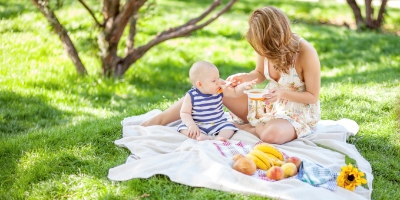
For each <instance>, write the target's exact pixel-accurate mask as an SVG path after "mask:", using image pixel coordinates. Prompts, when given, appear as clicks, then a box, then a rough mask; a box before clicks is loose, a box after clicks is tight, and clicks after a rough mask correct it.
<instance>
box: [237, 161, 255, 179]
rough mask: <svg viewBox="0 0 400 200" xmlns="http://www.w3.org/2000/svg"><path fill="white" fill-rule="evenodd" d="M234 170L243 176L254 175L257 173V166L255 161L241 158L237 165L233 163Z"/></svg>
mask: <svg viewBox="0 0 400 200" xmlns="http://www.w3.org/2000/svg"><path fill="white" fill-rule="evenodd" d="M233 169H234V170H236V171H239V172H242V173H243V174H247V175H253V174H254V173H255V172H256V169H257V167H256V164H255V163H254V161H253V160H251V159H250V158H247V157H242V158H239V159H238V160H237V161H236V162H235V163H233Z"/></svg>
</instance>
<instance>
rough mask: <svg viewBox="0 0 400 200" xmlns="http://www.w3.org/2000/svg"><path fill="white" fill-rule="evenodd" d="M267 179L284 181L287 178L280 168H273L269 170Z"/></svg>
mask: <svg viewBox="0 0 400 200" xmlns="http://www.w3.org/2000/svg"><path fill="white" fill-rule="evenodd" d="M267 177H268V178H269V179H272V180H277V181H279V180H282V179H284V178H285V175H284V172H283V169H282V168H281V167H279V166H273V167H271V168H269V169H268V170H267Z"/></svg>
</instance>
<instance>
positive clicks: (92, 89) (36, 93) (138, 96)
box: [0, 0, 400, 199]
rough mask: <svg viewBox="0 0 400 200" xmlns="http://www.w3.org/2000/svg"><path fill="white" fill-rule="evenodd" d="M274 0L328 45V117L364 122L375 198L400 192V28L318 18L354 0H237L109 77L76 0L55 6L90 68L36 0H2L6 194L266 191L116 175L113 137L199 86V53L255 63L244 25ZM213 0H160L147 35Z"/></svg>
mask: <svg viewBox="0 0 400 200" xmlns="http://www.w3.org/2000/svg"><path fill="white" fill-rule="evenodd" d="M267 4H270V5H275V6H277V7H279V8H281V9H282V10H284V11H285V12H287V13H288V15H289V18H290V19H291V20H292V21H293V22H294V24H293V29H294V31H295V32H297V33H299V34H300V35H302V36H303V37H304V38H305V39H307V40H309V41H310V42H311V43H312V44H313V45H314V46H315V48H316V49H317V51H318V52H319V56H320V59H321V70H322V87H321V95H320V100H321V107H322V118H323V119H331V120H338V119H341V118H350V119H353V120H355V121H356V122H357V123H358V124H359V125H360V131H359V133H358V134H357V135H356V136H354V137H351V138H350V139H349V142H350V143H352V144H354V145H355V146H356V148H357V149H358V150H359V151H360V153H361V154H362V155H363V156H364V157H365V158H366V159H367V160H368V161H369V162H370V163H371V166H372V169H373V174H374V182H373V193H372V198H373V199H400V193H399V192H397V190H398V188H399V186H400V176H399V171H400V167H399V165H398V163H399V162H400V145H399V144H400V128H399V121H400V119H399V118H398V116H399V114H400V107H399V105H400V96H399V93H400V43H399V42H398V41H399V37H398V36H396V35H394V34H382V33H377V32H364V33H360V32H356V31H353V30H350V29H347V28H345V27H339V26H328V25H321V22H323V23H325V22H327V21H329V20H331V21H335V20H336V19H337V20H339V21H340V20H342V21H343V19H346V20H351V16H352V14H351V13H350V8H348V6H347V5H346V4H343V5H341V4H334V3H332V2H330V1H323V3H312V2H297V1H296V2H293V1H261V0H251V1H250V0H248V1H239V2H238V3H237V4H235V5H234V7H233V8H232V9H231V11H230V12H229V13H227V14H225V15H223V16H222V17H220V18H219V19H218V20H217V21H216V22H214V23H213V24H211V25H210V26H208V27H206V28H204V29H203V30H200V31H198V32H195V33H193V34H192V35H191V36H189V37H185V38H179V39H174V40H170V41H166V42H164V43H162V44H160V45H159V46H156V47H155V48H154V49H151V50H150V51H149V52H148V53H147V54H146V55H145V56H144V57H143V58H142V59H141V60H139V61H138V62H137V63H135V65H134V66H132V67H131V68H130V69H129V70H128V72H127V74H126V76H125V77H124V79H122V80H117V81H115V80H103V79H101V78H100V75H99V74H100V65H101V63H100V62H99V60H98V58H96V56H95V55H97V49H96V35H97V32H96V30H95V29H94V27H93V21H92V20H91V18H90V17H89V16H88V15H87V13H86V12H85V11H84V10H82V6H80V5H79V3H78V2H77V1H71V2H69V1H67V2H66V4H65V7H63V8H62V9H60V10H58V11H57V12H56V14H57V15H58V16H59V17H60V19H61V21H62V22H63V23H64V25H65V27H66V28H67V29H68V30H69V32H70V34H71V37H72V39H73V41H74V42H75V44H76V46H77V48H78V50H79V52H80V56H81V58H82V60H83V62H84V64H85V65H86V67H87V69H88V71H89V76H87V77H79V76H77V75H76V72H75V68H74V66H73V64H72V62H71V61H70V59H69V58H68V56H67V55H66V53H65V52H64V50H63V49H62V45H61V42H60V41H59V39H58V37H57V36H56V35H54V34H53V33H52V32H51V28H49V26H48V24H47V21H46V20H45V19H44V17H43V16H42V15H41V14H40V13H39V12H38V11H37V10H36V9H35V8H34V7H33V5H32V4H31V3H30V2H24V3H22V1H21V2H19V1H17V2H14V1H5V0H0V19H1V20H0V41H1V44H0V69H1V70H0V136H1V137H0V138H1V139H0V156H1V163H0V186H1V187H0V199H138V198H141V197H143V198H150V199H261V198H260V197H257V196H247V195H242V194H231V193H226V192H221V191H215V190H210V189H205V188H193V187H188V186H185V185H181V184H178V183H173V182H171V181H170V180H169V179H168V177H166V176H162V175H157V176H154V177H151V178H148V179H134V180H130V181H126V182H112V181H110V180H108V179H107V174H108V169H109V168H111V167H115V166H118V165H120V164H122V163H124V162H125V159H126V157H127V156H128V154H129V152H128V151H127V150H126V149H123V148H120V147H117V146H116V145H115V144H114V143H113V141H114V140H116V139H119V138H121V128H122V127H121V124H120V122H121V120H123V119H124V118H125V117H128V116H132V115H138V114H142V113H145V112H147V111H149V110H152V109H154V108H159V109H166V108H167V107H168V106H169V105H171V104H172V103H173V102H174V101H175V100H177V99H178V98H180V97H181V96H182V95H183V94H184V93H185V91H186V90H187V89H188V88H190V84H189V80H188V78H187V71H188V69H189V67H190V65H191V64H192V63H193V62H195V61H197V60H208V61H211V62H213V63H215V64H216V65H217V66H218V67H219V69H220V72H221V76H222V77H223V78H226V77H227V76H229V75H230V74H233V73H238V72H247V71H250V70H252V69H253V68H254V66H255V54H254V52H253V50H252V49H251V47H250V45H248V44H247V42H246V41H245V40H244V39H243V37H242V34H243V33H244V31H245V30H246V23H247V18H248V15H249V13H250V12H251V11H252V10H253V9H254V8H257V7H261V6H263V5H267ZM206 5H207V3H206V2H203V1H200V2H199V1H192V2H187V1H183V0H181V1H158V7H156V10H155V11H154V12H153V13H152V15H151V17H149V18H148V19H146V20H143V21H141V22H140V29H139V30H140V33H139V34H138V41H137V42H138V44H144V43H146V41H148V40H150V39H151V37H152V34H155V33H156V32H157V31H159V30H160V29H159V28H166V27H167V24H168V25H169V26H172V25H178V24H180V23H182V22H184V21H185V20H186V19H188V18H189V17H191V16H193V15H194V14H196V13H200V12H201V11H202V9H204V8H205V7H206ZM342 10H343V11H346V13H347V12H348V13H347V14H346V15H341V14H340V13H339V11H342ZM398 11H399V10H398V9H397V10H396V9H393V8H391V9H389V13H390V17H389V18H388V19H387V22H388V24H386V25H385V27H388V28H387V29H386V32H396V31H398V30H396V27H397V28H398V27H400V26H399V25H400V20H399V18H400V17H399V14H398V13H400V12H398ZM71 13H74V14H71ZM390 27H392V28H390ZM87 28H89V29H90V30H92V31H90V32H86V31H85V30H86V29H87ZM121 45H122V44H121ZM160 86H162V88H161V87H160Z"/></svg>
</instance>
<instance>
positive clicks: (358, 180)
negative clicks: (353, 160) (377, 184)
mask: <svg viewBox="0 0 400 200" xmlns="http://www.w3.org/2000/svg"><path fill="white" fill-rule="evenodd" d="M364 177H365V174H364V173H363V172H361V171H358V168H357V167H354V166H353V165H352V164H350V163H349V165H347V166H343V167H342V171H341V172H340V174H339V176H338V177H337V179H336V181H337V184H338V186H340V187H342V188H345V189H348V190H351V191H354V189H355V188H356V187H357V186H358V185H361V184H366V183H367V180H366V179H365V178H364Z"/></svg>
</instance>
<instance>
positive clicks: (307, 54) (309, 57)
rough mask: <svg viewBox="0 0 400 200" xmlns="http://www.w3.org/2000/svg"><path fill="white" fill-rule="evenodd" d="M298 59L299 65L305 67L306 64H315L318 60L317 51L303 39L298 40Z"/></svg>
mask: <svg viewBox="0 0 400 200" xmlns="http://www.w3.org/2000/svg"><path fill="white" fill-rule="evenodd" d="M298 56H299V58H298V61H299V62H300V64H301V65H307V63H309V62H310V61H311V62H315V61H317V60H319V58H318V53H317V50H316V49H315V48H314V46H313V45H312V44H311V43H310V42H308V41H307V40H305V39H301V40H300V49H299V55H298Z"/></svg>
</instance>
